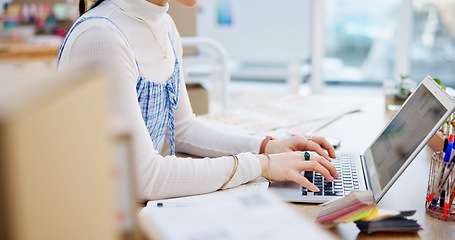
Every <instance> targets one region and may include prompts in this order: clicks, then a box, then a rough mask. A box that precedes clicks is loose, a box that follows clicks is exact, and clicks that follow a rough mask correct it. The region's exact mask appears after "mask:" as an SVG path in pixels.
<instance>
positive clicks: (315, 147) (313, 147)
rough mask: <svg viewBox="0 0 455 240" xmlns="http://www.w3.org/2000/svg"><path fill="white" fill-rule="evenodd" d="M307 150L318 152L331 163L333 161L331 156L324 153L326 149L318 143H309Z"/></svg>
mask: <svg viewBox="0 0 455 240" xmlns="http://www.w3.org/2000/svg"><path fill="white" fill-rule="evenodd" d="M307 148H308V150H311V151H314V152H316V153H317V154H319V155H320V156H321V157H323V158H325V159H326V160H327V161H330V162H331V161H332V158H330V157H329V155H327V153H326V152H325V151H324V149H322V148H321V145H319V144H318V143H316V142H313V141H308V144H307Z"/></svg>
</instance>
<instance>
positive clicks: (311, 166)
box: [302, 161, 333, 182]
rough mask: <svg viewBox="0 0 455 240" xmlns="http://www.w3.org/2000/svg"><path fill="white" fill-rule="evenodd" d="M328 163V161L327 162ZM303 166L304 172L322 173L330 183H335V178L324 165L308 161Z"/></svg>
mask: <svg viewBox="0 0 455 240" xmlns="http://www.w3.org/2000/svg"><path fill="white" fill-rule="evenodd" d="M325 162H327V161H325ZM302 164H304V166H303V169H304V170H308V169H310V170H313V171H316V172H318V173H320V174H321V175H322V176H324V178H325V179H326V180H327V181H329V182H332V181H333V177H332V176H331V175H330V172H329V170H328V169H327V168H325V167H324V166H323V165H321V164H320V163H319V162H318V161H306V162H302Z"/></svg>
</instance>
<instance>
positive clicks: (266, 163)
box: [257, 151, 340, 192]
mask: <svg viewBox="0 0 455 240" xmlns="http://www.w3.org/2000/svg"><path fill="white" fill-rule="evenodd" d="M257 157H258V159H259V161H260V163H261V167H262V176H263V177H265V178H267V179H268V180H271V181H285V180H289V181H294V182H296V183H298V184H300V185H302V186H304V187H306V188H307V189H309V190H311V191H313V192H319V189H318V188H317V187H316V186H315V185H314V184H312V183H311V182H310V181H308V179H306V178H305V177H304V176H303V175H302V174H301V172H303V171H316V172H319V173H321V174H322V175H323V176H324V178H325V179H327V181H329V182H332V181H333V178H339V177H340V176H339V175H338V173H337V172H336V168H335V166H333V165H332V164H331V163H330V162H329V161H327V160H326V159H325V158H323V157H321V156H318V155H311V156H310V160H309V161H305V160H304V153H303V152H300V151H295V152H285V153H278V154H270V155H269V156H266V155H258V156H257ZM268 157H270V159H268Z"/></svg>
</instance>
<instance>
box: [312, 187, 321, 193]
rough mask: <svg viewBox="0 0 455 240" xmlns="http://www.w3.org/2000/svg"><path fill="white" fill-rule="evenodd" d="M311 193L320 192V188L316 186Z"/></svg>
mask: <svg viewBox="0 0 455 240" xmlns="http://www.w3.org/2000/svg"><path fill="white" fill-rule="evenodd" d="M311 191H313V192H319V188H318V187H316V186H315V187H311Z"/></svg>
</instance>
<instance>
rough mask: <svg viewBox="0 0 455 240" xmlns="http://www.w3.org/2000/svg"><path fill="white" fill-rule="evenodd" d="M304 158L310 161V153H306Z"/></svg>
mask: <svg viewBox="0 0 455 240" xmlns="http://www.w3.org/2000/svg"><path fill="white" fill-rule="evenodd" d="M303 156H304V157H305V161H308V160H310V153H309V152H305V154H303Z"/></svg>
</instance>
